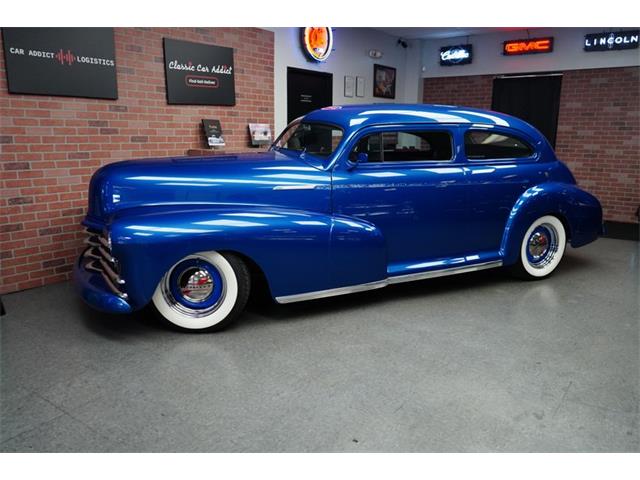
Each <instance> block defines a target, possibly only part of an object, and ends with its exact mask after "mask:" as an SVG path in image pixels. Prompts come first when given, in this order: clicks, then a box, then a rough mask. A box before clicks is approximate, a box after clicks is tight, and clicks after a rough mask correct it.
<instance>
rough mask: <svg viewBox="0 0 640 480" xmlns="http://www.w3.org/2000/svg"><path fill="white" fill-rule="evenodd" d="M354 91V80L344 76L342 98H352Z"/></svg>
mask: <svg viewBox="0 0 640 480" xmlns="http://www.w3.org/2000/svg"><path fill="white" fill-rule="evenodd" d="M355 89H356V79H355V78H353V77H350V76H348V75H345V77H344V96H345V97H353V95H354V93H355Z"/></svg>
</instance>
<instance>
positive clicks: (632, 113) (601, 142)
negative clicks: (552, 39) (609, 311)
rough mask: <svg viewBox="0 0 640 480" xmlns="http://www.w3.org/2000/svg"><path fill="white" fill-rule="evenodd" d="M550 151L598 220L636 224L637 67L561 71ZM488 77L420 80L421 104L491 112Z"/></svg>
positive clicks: (639, 169) (639, 180)
mask: <svg viewBox="0 0 640 480" xmlns="http://www.w3.org/2000/svg"><path fill="white" fill-rule="evenodd" d="M563 73H564V76H563V78H562V91H561V95H560V114H559V118H558V135H557V138H556V153H557V154H558V158H560V159H561V160H562V161H564V162H566V163H567V165H568V166H569V167H570V168H571V171H572V172H573V174H574V175H575V177H576V179H577V181H578V184H579V185H581V186H582V187H584V188H585V189H586V190H588V191H589V192H591V193H593V194H594V195H596V196H597V197H598V198H599V199H600V201H601V202H602V206H603V209H604V218H605V219H606V220H610V221H617V222H630V223H637V222H638V218H637V217H636V215H635V214H636V209H637V208H638V205H640V98H639V95H640V78H639V75H640V68H638V67H624V68H601V69H591V70H568V71H566V72H563ZM493 78H494V77H493V75H479V76H468V77H443V78H426V79H424V97H423V101H424V102H425V103H444V104H454V105H466V106H471V107H478V108H491V95H492V89H493Z"/></svg>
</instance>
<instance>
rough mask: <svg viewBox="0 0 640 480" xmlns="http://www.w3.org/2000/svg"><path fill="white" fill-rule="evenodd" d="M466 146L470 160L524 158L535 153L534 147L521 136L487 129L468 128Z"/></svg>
mask: <svg viewBox="0 0 640 480" xmlns="http://www.w3.org/2000/svg"><path fill="white" fill-rule="evenodd" d="M464 148H465V151H466V154H467V158H468V159H470V160H484V159H500V158H523V157H530V156H531V155H533V148H531V147H530V146H529V145H528V144H527V143H526V142H524V141H523V140H520V139H519V138H516V137H512V136H510V135H505V134H502V133H495V132H491V131H487V130H467V131H466V132H465V134H464Z"/></svg>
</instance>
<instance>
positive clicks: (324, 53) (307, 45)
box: [302, 27, 333, 62]
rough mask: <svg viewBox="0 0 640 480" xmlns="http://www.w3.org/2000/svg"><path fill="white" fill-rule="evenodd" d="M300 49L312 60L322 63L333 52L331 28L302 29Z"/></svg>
mask: <svg viewBox="0 0 640 480" xmlns="http://www.w3.org/2000/svg"><path fill="white" fill-rule="evenodd" d="M302 48H303V49H304V51H305V53H306V54H307V55H308V56H309V57H310V58H311V59H312V60H315V61H316V62H324V61H325V60H326V59H327V58H329V55H331V51H332V50H333V32H332V31H331V27H304V28H303V29H302Z"/></svg>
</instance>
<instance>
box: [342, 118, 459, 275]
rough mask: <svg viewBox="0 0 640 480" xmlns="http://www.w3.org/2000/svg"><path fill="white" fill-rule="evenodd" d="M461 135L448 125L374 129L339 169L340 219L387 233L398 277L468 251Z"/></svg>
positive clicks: (392, 266)
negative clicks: (457, 140)
mask: <svg viewBox="0 0 640 480" xmlns="http://www.w3.org/2000/svg"><path fill="white" fill-rule="evenodd" d="M454 131H455V127H447V126H442V125H422V126H421V125H417V126H412V127H402V128H399V127H396V128H389V127H386V128H385V127H370V128H368V129H365V130H363V131H362V132H360V133H359V134H358V135H357V136H356V137H355V138H354V139H353V140H352V141H351V142H350V144H349V145H348V146H347V149H346V150H345V154H344V156H343V158H342V159H341V160H340V161H339V162H338V164H337V165H336V168H335V170H334V172H333V178H332V185H333V193H332V209H333V213H334V214H335V215H345V216H349V217H356V218H359V219H362V220H366V221H368V222H371V223H372V224H374V225H375V226H376V227H377V228H378V229H379V230H380V231H381V232H382V234H383V236H384V239H385V242H386V246H387V262H388V273H389V274H390V275H395V274H402V273H409V272H412V271H415V269H416V268H422V267H424V265H423V263H424V262H425V261H429V260H434V261H435V263H434V265H436V264H437V261H438V260H439V259H446V258H449V257H453V256H456V255H458V254H462V253H464V252H465V237H466V227H465V225H464V217H465V198H464V195H465V192H464V180H465V179H464V176H465V174H464V171H463V168H462V166H460V165H458V164H457V162H456V148H455V147H454V145H455V144H454ZM347 157H349V158H347Z"/></svg>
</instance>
